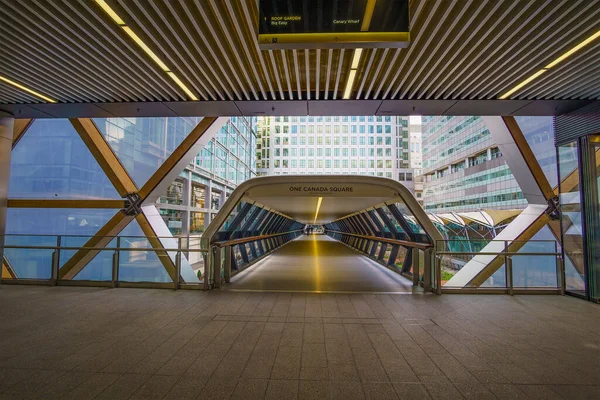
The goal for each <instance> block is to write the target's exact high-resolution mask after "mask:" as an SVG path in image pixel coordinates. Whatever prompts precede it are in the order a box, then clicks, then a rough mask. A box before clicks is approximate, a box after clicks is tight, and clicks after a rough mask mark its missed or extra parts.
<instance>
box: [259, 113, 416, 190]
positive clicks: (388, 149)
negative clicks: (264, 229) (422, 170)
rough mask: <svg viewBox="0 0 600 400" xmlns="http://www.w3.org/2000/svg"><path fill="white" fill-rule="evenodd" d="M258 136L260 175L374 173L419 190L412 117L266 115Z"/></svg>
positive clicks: (262, 119)
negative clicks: (414, 166) (412, 149)
mask: <svg viewBox="0 0 600 400" xmlns="http://www.w3.org/2000/svg"><path fill="white" fill-rule="evenodd" d="M257 140H258V143H257V174H258V175H286V174H292V175H296V174H300V175H302V174H351V175H372V176H380V177H386V178H390V179H395V180H399V181H401V182H403V183H405V185H406V186H407V187H409V189H411V190H413V189H414V186H413V177H414V172H413V169H412V168H411V167H410V154H411V153H410V150H409V135H408V117H395V116H376V117H375V116H369V117H366V116H360V117H359V116H352V117H349V116H345V117H341V116H335V117H322V116H308V117H262V118H259V121H258V128H257Z"/></svg>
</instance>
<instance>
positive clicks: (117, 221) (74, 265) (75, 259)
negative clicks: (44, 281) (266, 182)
mask: <svg viewBox="0 0 600 400" xmlns="http://www.w3.org/2000/svg"><path fill="white" fill-rule="evenodd" d="M133 218H134V217H133V216H129V215H125V213H123V212H122V211H119V212H117V213H116V214H115V216H114V217H112V218H111V219H110V220H109V221H108V222H107V223H106V224H105V225H104V226H103V227H102V228H100V230H99V231H98V232H97V233H96V234H95V235H94V236H93V237H92V238H90V239H89V240H88V241H87V242H86V243H85V244H84V245H83V246H82V247H84V248H89V247H94V248H97V250H89V249H81V250H79V251H77V252H76V253H75V254H74V255H73V256H72V257H71V258H70V259H69V260H68V261H67V262H66V263H65V264H64V265H63V266H62V268H60V270H59V271H58V278H59V279H73V278H74V277H75V276H76V275H77V274H78V273H79V272H81V270H82V269H83V268H84V267H85V266H86V265H87V264H88V263H89V262H90V261H91V260H92V259H93V258H94V257H95V256H96V255H97V254H98V253H99V252H100V251H101V250H102V248H104V247H106V246H107V245H108V244H109V243H110V242H111V240H113V238H114V236H117V235H118V234H119V233H120V232H121V231H122V230H123V229H124V228H125V227H126V226H127V225H128V224H129V223H130V222H131V221H132V220H133Z"/></svg>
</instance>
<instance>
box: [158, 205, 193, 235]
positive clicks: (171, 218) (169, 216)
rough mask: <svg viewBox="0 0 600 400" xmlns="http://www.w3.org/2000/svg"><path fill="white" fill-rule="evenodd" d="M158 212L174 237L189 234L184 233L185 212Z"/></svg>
mask: <svg viewBox="0 0 600 400" xmlns="http://www.w3.org/2000/svg"><path fill="white" fill-rule="evenodd" d="M158 211H159V212H160V216H161V217H162V219H163V221H165V224H166V225H167V227H168V228H169V231H170V232H171V234H172V235H173V236H181V235H186V234H187V232H184V231H183V216H184V215H185V213H184V211H183V210H171V209H166V208H159V209H158Z"/></svg>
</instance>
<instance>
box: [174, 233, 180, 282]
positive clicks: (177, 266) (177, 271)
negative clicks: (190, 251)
mask: <svg viewBox="0 0 600 400" xmlns="http://www.w3.org/2000/svg"><path fill="white" fill-rule="evenodd" d="M180 277H181V237H179V238H177V254H176V255H175V282H174V284H175V285H174V286H175V290H177V289H179V281H180Z"/></svg>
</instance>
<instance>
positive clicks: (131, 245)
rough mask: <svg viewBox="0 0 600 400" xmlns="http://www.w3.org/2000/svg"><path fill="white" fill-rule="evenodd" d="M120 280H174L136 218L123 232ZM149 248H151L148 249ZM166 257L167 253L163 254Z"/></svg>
mask: <svg viewBox="0 0 600 400" xmlns="http://www.w3.org/2000/svg"><path fill="white" fill-rule="evenodd" d="M120 236H121V239H120V240H121V248H122V249H123V250H121V253H120V255H119V280H120V281H125V282H172V280H171V277H170V276H169V274H168V273H167V271H166V270H165V268H164V266H163V264H162V263H161V261H160V259H159V258H158V255H157V254H156V252H155V251H154V250H151V249H152V245H151V244H150V242H149V240H148V239H147V238H146V237H145V236H144V232H143V231H142V228H140V225H139V224H138V223H137V221H136V220H135V219H134V220H133V221H131V222H130V223H129V225H127V227H126V228H125V229H124V230H123V231H122V232H121V234H120ZM146 249H149V250H146ZM161 257H166V254H161Z"/></svg>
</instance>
